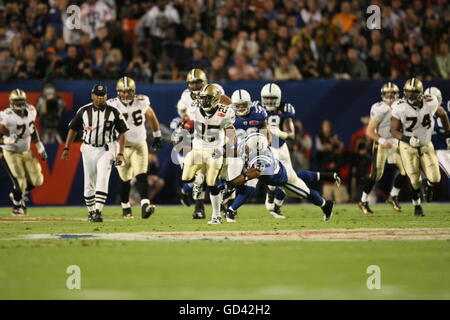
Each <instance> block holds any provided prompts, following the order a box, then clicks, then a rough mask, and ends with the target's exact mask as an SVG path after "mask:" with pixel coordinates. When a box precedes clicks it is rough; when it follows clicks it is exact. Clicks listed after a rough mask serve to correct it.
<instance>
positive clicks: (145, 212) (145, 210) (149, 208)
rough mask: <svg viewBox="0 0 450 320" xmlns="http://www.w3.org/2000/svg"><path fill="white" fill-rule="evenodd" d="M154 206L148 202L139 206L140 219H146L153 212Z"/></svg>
mask: <svg viewBox="0 0 450 320" xmlns="http://www.w3.org/2000/svg"><path fill="white" fill-rule="evenodd" d="M155 208H156V207H155V206H154V205H153V204H150V203H144V205H143V206H142V207H141V211H142V219H148V218H149V217H150V216H151V215H152V214H153V213H155Z"/></svg>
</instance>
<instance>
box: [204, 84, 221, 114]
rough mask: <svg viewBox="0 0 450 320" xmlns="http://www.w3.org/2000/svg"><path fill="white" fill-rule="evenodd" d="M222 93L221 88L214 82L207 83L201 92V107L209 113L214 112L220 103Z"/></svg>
mask: <svg viewBox="0 0 450 320" xmlns="http://www.w3.org/2000/svg"><path fill="white" fill-rule="evenodd" d="M221 96H222V93H221V92H220V89H219V88H218V87H216V86H215V85H213V84H207V85H206V86H204V87H203V89H202V90H201V91H200V93H199V99H200V108H202V109H203V110H204V111H206V112H208V113H212V111H215V109H216V108H217V105H218V104H219V100H220V97H221Z"/></svg>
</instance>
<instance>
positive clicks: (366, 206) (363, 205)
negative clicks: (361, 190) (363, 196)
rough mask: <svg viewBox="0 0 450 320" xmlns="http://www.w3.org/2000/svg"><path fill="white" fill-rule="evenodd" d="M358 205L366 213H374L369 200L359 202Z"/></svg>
mask: <svg viewBox="0 0 450 320" xmlns="http://www.w3.org/2000/svg"><path fill="white" fill-rule="evenodd" d="M358 207H359V208H360V209H361V210H362V212H363V213H364V214H374V212H373V211H372V209H370V207H369V202H367V201H366V202H362V201H361V202H360V203H358Z"/></svg>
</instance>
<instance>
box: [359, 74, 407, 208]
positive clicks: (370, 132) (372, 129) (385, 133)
mask: <svg viewBox="0 0 450 320" xmlns="http://www.w3.org/2000/svg"><path fill="white" fill-rule="evenodd" d="M399 94H400V90H399V89H398V87H397V85H395V84H394V83H392V82H388V83H386V84H384V85H383V86H382V87H381V98H382V101H379V102H377V103H375V104H373V105H372V108H371V110H370V121H369V124H368V126H367V129H366V135H367V136H368V137H369V138H370V139H372V140H373V141H374V143H373V153H372V166H371V174H370V176H369V177H367V178H366V181H365V182H364V187H363V193H362V196H361V202H360V203H359V204H358V206H359V208H360V209H361V210H362V211H363V212H364V213H365V214H368V213H373V211H372V209H371V208H370V207H369V202H368V197H369V193H370V192H371V191H372V188H373V186H374V185H375V184H376V183H377V182H378V181H380V179H381V177H382V176H383V173H384V168H385V166H386V163H393V164H396V165H397V167H398V169H399V171H400V172H399V174H398V175H397V176H396V177H395V180H394V185H393V187H392V190H391V193H390V195H389V198H388V199H387V202H388V203H390V204H391V205H392V207H393V208H394V210H395V211H401V207H400V205H399V203H398V194H399V193H400V189H401V187H402V186H403V185H404V182H405V181H406V179H407V177H406V172H405V169H404V168H403V164H402V161H401V158H400V153H399V151H398V140H397V139H395V138H394V137H393V136H392V134H391V113H392V104H393V103H394V101H395V100H397V99H398V98H399Z"/></svg>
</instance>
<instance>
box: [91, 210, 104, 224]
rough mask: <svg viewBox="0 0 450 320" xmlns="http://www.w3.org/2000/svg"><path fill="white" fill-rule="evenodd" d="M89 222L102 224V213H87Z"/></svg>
mask: <svg viewBox="0 0 450 320" xmlns="http://www.w3.org/2000/svg"><path fill="white" fill-rule="evenodd" d="M88 221H89V222H103V217H102V213H101V212H100V211H98V210H96V211H91V212H89V216H88Z"/></svg>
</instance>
